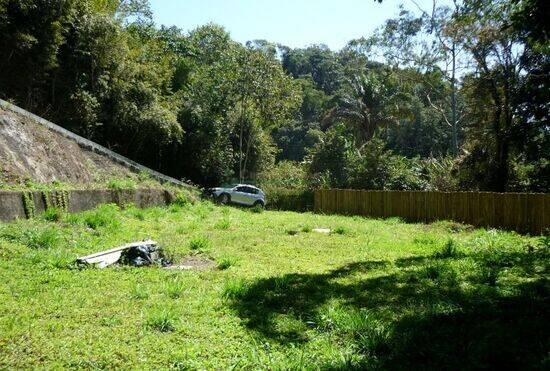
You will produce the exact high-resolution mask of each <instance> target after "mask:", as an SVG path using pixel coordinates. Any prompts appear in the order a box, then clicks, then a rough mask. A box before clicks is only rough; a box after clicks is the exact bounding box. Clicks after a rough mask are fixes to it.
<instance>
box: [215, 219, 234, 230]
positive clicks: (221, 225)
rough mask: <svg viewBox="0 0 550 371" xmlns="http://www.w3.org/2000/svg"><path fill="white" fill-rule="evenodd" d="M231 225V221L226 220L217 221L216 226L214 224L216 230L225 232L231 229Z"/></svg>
mask: <svg viewBox="0 0 550 371" xmlns="http://www.w3.org/2000/svg"><path fill="white" fill-rule="evenodd" d="M230 225H231V223H230V222H229V220H228V219H226V218H224V219H222V220H219V221H217V222H216V224H214V228H216V229H219V230H222V231H225V230H228V229H229V227H230Z"/></svg>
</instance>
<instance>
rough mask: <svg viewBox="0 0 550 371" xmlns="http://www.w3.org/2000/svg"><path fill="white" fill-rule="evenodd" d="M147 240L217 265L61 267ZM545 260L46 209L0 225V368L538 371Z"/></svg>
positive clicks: (522, 253)
mask: <svg viewBox="0 0 550 371" xmlns="http://www.w3.org/2000/svg"><path fill="white" fill-rule="evenodd" d="M317 227H320V228H332V230H333V233H331V234H329V235H327V234H320V233H316V232H313V231H312V228H317ZM149 237H150V238H153V239H156V240H158V241H159V242H160V243H161V244H162V246H164V247H165V248H166V250H167V252H168V253H169V254H170V256H171V257H172V258H173V259H176V260H179V259H181V258H182V257H185V256H188V255H200V256H202V257H208V258H210V259H213V260H214V261H215V262H216V265H217V268H215V269H209V270H203V271H171V270H166V269H162V268H157V267H155V268H128V267H113V268H107V269H103V270H99V269H79V268H78V267H76V266H75V265H74V263H73V262H74V259H75V257H76V256H78V255H81V254H87V253H92V252H96V251H99V250H103V249H106V248H110V247H114V246H117V245H119V244H123V243H126V242H130V241H134V240H139V239H145V238H149ZM549 258H550V253H549V241H548V238H546V239H545V238H534V237H532V238H529V237H524V236H520V235H517V234H515V233H507V232H500V231H492V230H491V231H485V230H481V229H477V230H474V229H470V228H468V227H466V226H463V225H460V224H454V223H449V222H439V223H434V224H430V225H423V224H406V223H403V222H401V221H400V220H398V219H388V220H369V219H364V218H360V217H344V216H325V215H315V214H298V213H292V212H275V211H266V212H263V213H256V212H253V211H251V210H245V209H238V208H232V207H216V206H214V205H212V204H210V203H197V204H195V205H183V206H172V207H170V208H167V209H161V208H153V209H148V210H139V209H135V208H131V207H130V208H127V209H125V210H118V209H117V208H116V207H115V206H112V205H107V206H102V207H100V208H99V209H97V210H93V211H90V212H85V213H81V214H77V215H63V214H60V213H55V212H51V213H49V214H48V215H46V217H43V218H41V219H37V220H33V221H21V222H17V223H11V224H3V225H2V224H0V369H14V368H31V367H45V368H79V367H83V368H176V369H196V368H222V369H225V368H230V367H234V368H238V369H240V368H245V369H252V368H271V369H299V368H311V369H315V368H323V369H350V368H365V367H368V368H411V367H412V368H421V367H423V368H437V369H440V368H480V367H487V366H489V365H492V366H493V367H498V366H501V367H504V368H514V367H516V368H519V367H522V368H545V367H546V368H547V367H548V366H549V365H550V358H549V353H548V351H549V350H550V341H549V334H550V323H549V322H550V321H548V318H549V314H550V311H549V307H550V305H549V292H550V289H549V283H548V272H549V271H548V263H549V261H550V259H549Z"/></svg>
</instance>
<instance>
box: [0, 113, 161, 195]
mask: <svg viewBox="0 0 550 371" xmlns="http://www.w3.org/2000/svg"><path fill="white" fill-rule="evenodd" d="M37 120H40V119H38V118H37V119H36V120H35V119H33V118H32V117H30V116H29V115H27V114H26V113H25V114H21V113H17V112H14V111H12V110H9V109H7V108H4V107H2V106H0V187H1V186H4V187H5V186H7V187H10V186H17V185H21V184H24V183H26V182H28V181H29V180H30V181H32V182H33V183H40V184H47V183H51V182H60V183H65V184H70V185H77V186H83V187H90V186H93V185H98V184H99V185H104V184H106V183H108V182H109V181H112V180H113V179H117V180H121V179H124V180H128V181H130V182H132V181H133V182H143V177H141V176H139V174H137V173H136V172H135V171H132V169H130V168H129V167H127V166H124V165H122V164H120V163H118V162H116V161H115V160H114V159H112V158H109V157H108V156H104V155H102V154H98V153H95V152H93V151H92V150H89V149H86V148H83V146H81V145H79V144H78V143H77V142H76V141H75V140H73V139H70V138H67V137H66V136H64V135H62V134H61V133H59V132H56V131H54V130H51V129H50V128H48V127H46V126H44V125H43V124H40V123H39V122H38V121H37ZM128 161H130V160H128ZM137 166H139V165H137ZM134 170H135V169H134ZM140 178H141V180H140ZM146 178H148V177H146ZM147 183H148V184H147V185H148V186H151V185H154V184H158V183H156V182H153V181H150V180H148V181H147Z"/></svg>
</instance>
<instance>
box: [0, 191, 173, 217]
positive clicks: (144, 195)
mask: <svg viewBox="0 0 550 371" xmlns="http://www.w3.org/2000/svg"><path fill="white" fill-rule="evenodd" d="M32 193H33V198H34V206H35V215H40V214H41V213H43V212H44V211H45V210H46V205H45V201H44V193H43V192H40V191H34V192H32ZM23 194H24V192H20V191H0V220H1V221H12V220H16V219H25V218H26V217H27V216H26V214H25V206H24V201H23ZM68 194H69V212H71V213H76V212H79V211H85V210H90V209H93V208H95V207H97V206H98V205H101V204H107V203H115V204H117V205H119V206H122V205H128V204H130V203H132V204H135V205H136V206H137V207H141V208H145V207H152V206H165V205H168V204H170V203H171V202H172V201H173V200H174V194H173V193H172V192H170V191H168V190H163V189H136V190H124V191H115V190H108V189H91V190H72V191H68Z"/></svg>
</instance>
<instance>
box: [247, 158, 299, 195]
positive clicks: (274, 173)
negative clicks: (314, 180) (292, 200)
mask: <svg viewBox="0 0 550 371" xmlns="http://www.w3.org/2000/svg"><path fill="white" fill-rule="evenodd" d="M258 185H259V186H260V187H261V188H263V189H264V190H265V189H272V188H275V189H277V188H284V189H305V188H307V172H306V168H305V167H304V165H303V164H300V163H298V162H293V161H281V162H279V163H277V164H276V165H274V166H272V167H270V168H268V169H266V170H264V171H262V172H261V173H260V174H258Z"/></svg>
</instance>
